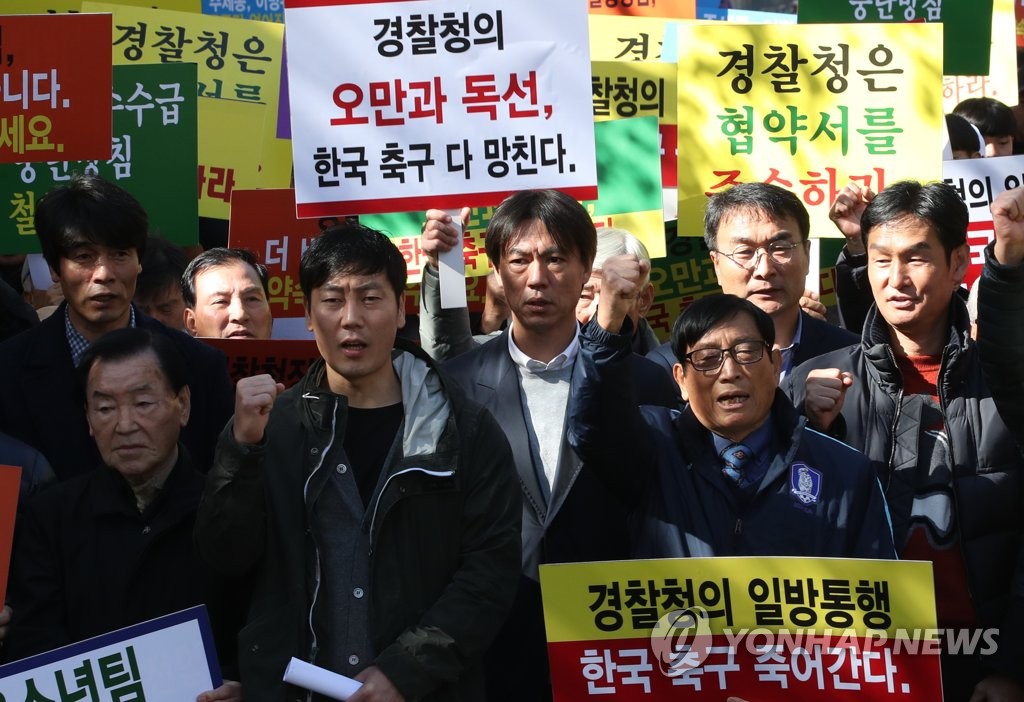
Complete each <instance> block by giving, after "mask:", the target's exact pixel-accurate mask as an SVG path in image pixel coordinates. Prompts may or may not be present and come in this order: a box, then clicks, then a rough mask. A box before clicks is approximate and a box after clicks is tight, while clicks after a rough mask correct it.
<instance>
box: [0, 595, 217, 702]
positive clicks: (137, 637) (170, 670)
mask: <svg viewBox="0 0 1024 702" xmlns="http://www.w3.org/2000/svg"><path fill="white" fill-rule="evenodd" d="M221 683H222V680H221V677H220V667H219V666H218V664H217V654H216V652H215V650H214V647H213V636H212V634H211V633H210V622H209V619H208V618H207V615H206V608H205V607H202V606H199V607H192V608H191V609H186V610H182V611H181V612H176V613H174V614H169V615H167V616H166V617H160V618H158V619H152V620H150V621H148V622H144V623H142V624H136V625H134V626H130V627H126V628H124V629H119V630H117V631H113V632H111V633H109V634H103V635H101V636H97V637H95V638H92V639H87V640H85V641H81V642H79V643H74V644H71V645H69V646H64V647H62V648H58V649H56V650H53V651H49V652H47V653H41V654H39V655H38V656H32V657H30V658H25V659H23V660H20V661H15V662H14V663H8V664H7V665H5V666H0V696H2V697H0V699H5V700H25V699H42V698H43V697H45V698H46V699H51V700H59V699H80V698H79V697H78V696H76V695H75V694H74V693H78V692H81V691H84V690H89V692H88V693H83V694H82V697H81V698H83V699H97V700H99V699H104V700H106V699H125V700H128V699H132V700H135V699H138V700H141V699H145V700H146V701H147V702H182V700H194V699H195V698H196V696H197V695H199V694H201V693H203V692H208V691H209V690H213V689H214V688H216V687H219V686H220V685H221ZM61 686H63V688H64V690H66V691H67V693H68V694H69V695H71V697H68V696H67V695H64V694H62V693H61V692H60V688H61ZM32 689H35V690H36V691H37V693H38V694H36V695H35V696H32V695H31V694H30V691H31V690H32ZM40 695H42V697H40Z"/></svg>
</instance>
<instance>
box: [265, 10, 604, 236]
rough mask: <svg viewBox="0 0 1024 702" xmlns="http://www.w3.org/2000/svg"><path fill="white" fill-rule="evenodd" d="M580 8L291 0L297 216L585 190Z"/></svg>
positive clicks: (587, 123)
mask: <svg viewBox="0 0 1024 702" xmlns="http://www.w3.org/2000/svg"><path fill="white" fill-rule="evenodd" d="M293 6H294V9H293ZM585 13H586V11H585V8H584V7H583V6H582V4H580V3H551V2H544V1H543V0H529V1H522V2H517V3H514V4H509V3H504V2H499V1H498V0H480V1H478V2H473V3H471V4H468V5H467V3H455V2H449V1H445V2H433V3H430V4H429V5H425V4H424V3H421V2H409V1H405V2H402V1H399V2H377V3H367V2H361V1H359V0H334V1H332V0H301V1H300V2H295V3H289V5H288V7H287V8H286V10H285V17H286V24H285V26H286V28H287V33H288V73H289V76H288V78H289V81H288V85H289V91H290V101H291V103H292V105H296V104H302V105H303V109H302V110H294V109H293V110H292V111H291V119H292V131H291V133H292V143H293V148H294V159H293V160H294V163H295V196H296V202H297V210H298V215H299V216H300V217H322V216H332V215H347V214H370V213H381V212H403V211H408V210H419V211H422V210H426V209H427V208H430V207H440V208H452V207H459V206H462V205H468V206H480V205H492V204H496V203H497V202H500V201H501V200H502V199H503V198H504V197H505V196H506V195H508V194H509V193H511V192H515V191H517V190H522V189H525V188H545V187H556V188H559V189H560V190H563V191H564V192H566V193H568V194H570V195H573V196H574V197H577V198H581V199H584V198H592V197H594V196H595V194H596V184H597V179H596V173H595V165H594V142H593V131H592V126H591V125H592V124H593V120H592V119H591V117H590V96H589V90H590V86H589V80H588V78H589V75H590V73H589V70H590V62H589V59H588V53H587V46H588V44H587V24H586V14H585ZM339 34H343V35H344V36H345V38H346V40H345V41H336V40H334V39H333V37H336V36H337V35H339Z"/></svg>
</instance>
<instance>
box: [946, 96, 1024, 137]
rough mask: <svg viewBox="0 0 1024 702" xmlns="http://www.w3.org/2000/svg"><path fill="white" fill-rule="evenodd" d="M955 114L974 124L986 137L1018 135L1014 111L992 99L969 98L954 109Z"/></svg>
mask: <svg viewBox="0 0 1024 702" xmlns="http://www.w3.org/2000/svg"><path fill="white" fill-rule="evenodd" d="M953 114H954V115H959V116H961V117H963V118H964V119H966V120H967V121H968V122H970V123H971V124H973V125H974V126H975V127H977V128H978V131H979V132H981V135H982V136H985V137H1006V136H1016V135H1017V119H1016V118H1015V117H1014V116H1013V110H1011V109H1010V108H1009V107H1008V106H1007V105H1005V104H1004V103H1001V102H999V101H998V100H995V99H993V98H990V97H976V98H967V99H966V100H963V101H962V102H961V103H960V104H959V105H957V106H956V107H954V108H953Z"/></svg>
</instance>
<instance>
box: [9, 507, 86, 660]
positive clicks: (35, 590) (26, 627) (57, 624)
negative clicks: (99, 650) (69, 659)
mask: <svg viewBox="0 0 1024 702" xmlns="http://www.w3.org/2000/svg"><path fill="white" fill-rule="evenodd" d="M40 497H41V498H47V499H45V500H40V499H38V498H37V499H34V500H30V501H29V504H28V505H26V507H25V510H24V512H23V514H22V515H21V517H20V521H19V523H18V527H17V530H16V533H15V536H16V540H15V543H14V553H13V558H12V560H11V573H10V574H11V579H10V587H9V592H8V594H7V601H8V602H9V603H10V605H11V610H12V611H13V617H12V621H11V628H10V635H9V637H8V640H7V641H6V647H5V648H6V650H5V651H4V653H5V657H6V658H7V659H8V660H17V659H19V658H24V657H26V656H30V655H34V654H36V653H42V652H43V651H49V650H51V649H54V648H57V647H59V646H64V645H65V644H69V643H71V634H70V632H69V631H68V626H67V622H68V616H67V607H66V604H65V603H66V601H67V598H66V597H65V592H64V588H65V580H64V576H63V575H62V571H63V568H62V567H61V549H60V546H59V543H58V542H59V538H58V536H57V532H58V529H59V526H58V525H59V521H60V518H61V515H60V512H61V511H63V510H60V509H59V505H58V503H56V502H54V501H53V499H52V498H51V496H50V495H46V494H43V495H41V496H40ZM50 505H58V509H52V508H49V507H48V506H50Z"/></svg>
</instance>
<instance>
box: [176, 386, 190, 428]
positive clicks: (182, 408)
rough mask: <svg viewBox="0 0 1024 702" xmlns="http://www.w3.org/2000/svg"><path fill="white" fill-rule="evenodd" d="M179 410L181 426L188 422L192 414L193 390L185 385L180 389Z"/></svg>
mask: <svg viewBox="0 0 1024 702" xmlns="http://www.w3.org/2000/svg"><path fill="white" fill-rule="evenodd" d="M177 400H178V412H179V413H180V415H181V426H185V425H186V424H188V418H189V416H191V414H192V390H191V389H190V388H189V386H188V385H185V386H183V387H182V388H181V390H179V391H178V396H177Z"/></svg>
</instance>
